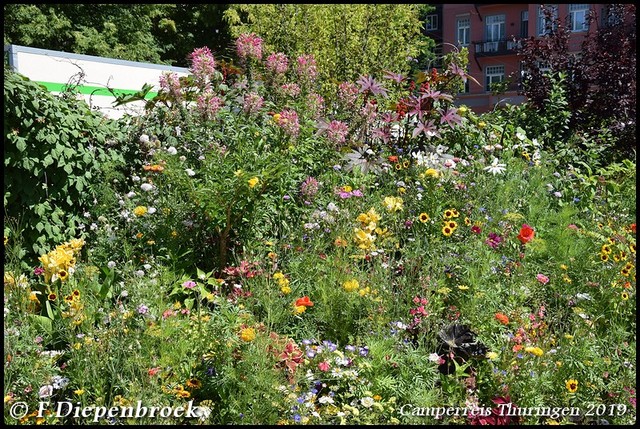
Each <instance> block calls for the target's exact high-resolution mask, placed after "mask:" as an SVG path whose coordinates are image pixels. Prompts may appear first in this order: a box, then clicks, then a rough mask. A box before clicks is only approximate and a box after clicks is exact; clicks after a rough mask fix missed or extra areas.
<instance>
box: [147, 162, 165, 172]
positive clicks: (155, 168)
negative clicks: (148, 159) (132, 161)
mask: <svg viewBox="0 0 640 429" xmlns="http://www.w3.org/2000/svg"><path fill="white" fill-rule="evenodd" d="M142 168H143V169H144V171H152V172H154V173H160V172H161V171H162V170H164V167H163V166H161V165H158V164H154V165H145V166H143V167H142Z"/></svg>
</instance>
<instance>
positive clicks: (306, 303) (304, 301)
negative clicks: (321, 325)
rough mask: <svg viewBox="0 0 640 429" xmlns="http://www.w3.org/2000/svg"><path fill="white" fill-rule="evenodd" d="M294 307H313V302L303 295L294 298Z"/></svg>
mask: <svg viewBox="0 0 640 429" xmlns="http://www.w3.org/2000/svg"><path fill="white" fill-rule="evenodd" d="M296 307H313V302H311V300H310V299H309V297H308V296H303V297H302V298H298V299H297V300H296Z"/></svg>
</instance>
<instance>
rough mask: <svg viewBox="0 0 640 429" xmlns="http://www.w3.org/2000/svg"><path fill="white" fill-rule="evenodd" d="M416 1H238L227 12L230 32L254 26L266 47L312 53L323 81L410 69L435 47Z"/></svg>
mask: <svg viewBox="0 0 640 429" xmlns="http://www.w3.org/2000/svg"><path fill="white" fill-rule="evenodd" d="M429 9H430V7H429V6H425V5H422V6H420V5H413V4H373V5H371V4H319V5H318V4H316V5H314V4H269V5H265V4H260V5H250V4H237V5H230V6H229V8H228V9H226V10H225V12H224V16H225V19H226V21H227V22H228V24H229V30H230V32H231V35H232V36H234V37H237V36H238V35H240V34H242V33H247V32H253V33H256V34H258V35H259V36H260V37H262V39H263V41H264V45H265V47H266V50H267V52H270V51H275V52H283V53H285V54H286V55H288V56H290V57H291V56H295V55H298V54H302V53H306V54H313V55H314V56H315V58H316V61H317V64H318V72H319V74H320V77H321V79H322V81H325V82H327V81H329V82H332V83H336V82H340V81H346V80H351V79H357V78H358V77H359V76H360V75H361V74H373V75H376V74H380V73H381V72H382V71H384V70H390V71H393V72H398V73H399V72H408V71H409V70H410V69H411V64H412V63H413V64H414V65H417V64H418V62H419V58H421V57H424V56H425V55H426V54H427V52H429V51H431V50H432V49H431V48H432V47H433V46H432V43H433V42H432V41H431V39H428V38H427V37H425V36H423V35H422V32H421V29H422V22H421V20H420V19H421V15H423V14H424V13H425V11H428V10H429Z"/></svg>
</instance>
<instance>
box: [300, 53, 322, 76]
mask: <svg viewBox="0 0 640 429" xmlns="http://www.w3.org/2000/svg"><path fill="white" fill-rule="evenodd" d="M296 72H297V73H298V76H300V77H302V78H307V79H309V80H311V81H313V80H315V78H316V76H317V75H318V69H317V67H316V59H315V58H314V57H313V55H301V56H299V57H298V68H297V69H296Z"/></svg>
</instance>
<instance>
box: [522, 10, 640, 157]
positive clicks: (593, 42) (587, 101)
mask: <svg viewBox="0 0 640 429" xmlns="http://www.w3.org/2000/svg"><path fill="white" fill-rule="evenodd" d="M608 6H609V9H608V10H609V15H608V16H607V17H605V18H606V19H604V20H602V19H600V18H601V17H599V16H598V15H597V14H596V13H594V12H593V11H591V13H590V14H589V17H588V24H589V26H590V28H591V29H592V30H593V28H594V26H595V31H590V32H589V33H588V34H587V35H586V37H585V40H584V41H583V42H582V44H581V51H580V52H579V53H575V54H573V53H571V52H570V51H569V39H570V35H571V31H570V27H569V26H568V25H567V24H568V23H563V22H561V21H560V20H559V19H558V18H555V17H553V16H552V13H551V10H549V9H546V10H545V11H544V13H545V18H546V22H547V30H548V31H547V35H545V36H542V37H531V38H529V39H528V40H526V41H525V43H523V45H522V48H521V49H520V51H519V52H518V55H519V56H521V57H522V62H523V68H524V70H526V72H525V76H524V78H523V82H522V83H523V94H524V95H525V96H526V97H527V99H528V102H529V103H530V104H531V105H532V106H533V107H534V108H536V109H539V110H541V111H542V112H544V111H545V109H546V105H547V102H548V100H549V97H550V96H551V91H552V80H551V73H546V72H545V70H547V69H550V71H551V72H553V73H558V72H562V73H563V74H564V75H565V76H566V77H567V78H566V79H564V81H563V85H564V89H565V92H566V98H567V103H568V108H569V109H570V110H571V112H572V115H571V120H570V122H569V130H570V131H578V130H579V131H590V130H600V129H602V128H607V129H609V130H610V131H611V132H612V134H613V136H614V137H615V139H616V147H617V149H620V150H623V151H628V150H631V149H632V148H634V147H635V127H636V26H635V21H636V8H635V5H633V4H612V5H608Z"/></svg>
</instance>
